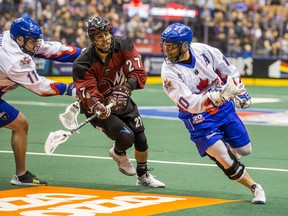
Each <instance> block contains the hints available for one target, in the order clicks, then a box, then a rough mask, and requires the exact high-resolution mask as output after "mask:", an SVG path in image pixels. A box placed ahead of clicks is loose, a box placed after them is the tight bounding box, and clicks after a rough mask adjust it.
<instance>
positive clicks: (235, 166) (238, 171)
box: [208, 150, 245, 181]
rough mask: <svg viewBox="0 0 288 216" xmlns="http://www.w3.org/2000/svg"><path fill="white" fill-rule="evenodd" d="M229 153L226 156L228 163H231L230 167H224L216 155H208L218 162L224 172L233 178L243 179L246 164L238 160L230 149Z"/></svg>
mask: <svg viewBox="0 0 288 216" xmlns="http://www.w3.org/2000/svg"><path fill="white" fill-rule="evenodd" d="M228 155H229V156H227V157H226V158H225V162H226V163H227V164H231V165H230V166H229V167H228V168H224V166H223V165H222V164H221V163H220V162H219V161H217V160H216V159H215V158H214V157H212V156H210V155H208V156H209V157H210V159H212V160H213V161H215V162H216V164H217V166H218V167H219V168H220V169H222V171H223V172H224V174H225V175H226V176H227V177H228V178H229V179H231V180H236V181H237V180H238V179H241V178H242V176H243V174H244V173H245V166H244V165H243V164H242V163H241V162H240V161H239V160H237V158H236V157H235V156H234V155H233V154H232V153H231V152H230V151H229V150H228Z"/></svg>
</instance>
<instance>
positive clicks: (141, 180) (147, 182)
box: [136, 172, 165, 188]
mask: <svg viewBox="0 0 288 216" xmlns="http://www.w3.org/2000/svg"><path fill="white" fill-rule="evenodd" d="M136 185H138V186H146V187H154V188H165V184H164V183H162V182H160V181H158V180H157V179H155V178H154V176H152V175H151V174H150V173H148V172H147V173H146V174H144V175H142V176H141V177H138V178H137V182H136Z"/></svg>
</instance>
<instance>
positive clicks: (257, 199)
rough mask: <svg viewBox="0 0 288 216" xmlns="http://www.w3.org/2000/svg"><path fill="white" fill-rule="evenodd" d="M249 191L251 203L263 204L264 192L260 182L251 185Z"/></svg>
mask: <svg viewBox="0 0 288 216" xmlns="http://www.w3.org/2000/svg"><path fill="white" fill-rule="evenodd" d="M251 191H252V193H253V197H254V198H253V199H252V201H251V203H253V204H265V203H266V197H265V192H264V190H263V188H262V187H261V185H260V184H257V183H255V184H253V185H252V186H251Z"/></svg>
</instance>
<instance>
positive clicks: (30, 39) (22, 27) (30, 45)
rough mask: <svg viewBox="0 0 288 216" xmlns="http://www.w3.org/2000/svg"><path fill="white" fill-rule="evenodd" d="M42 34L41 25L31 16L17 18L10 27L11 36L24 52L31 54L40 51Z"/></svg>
mask: <svg viewBox="0 0 288 216" xmlns="http://www.w3.org/2000/svg"><path fill="white" fill-rule="evenodd" d="M41 36H42V30H41V28H40V26H39V25H38V24H37V23H36V22H35V21H34V20H32V19H30V18H29V17H22V18H18V19H16V20H15V21H14V22H13V23H12V25H11V28H10V37H11V38H12V39H13V40H14V41H16V43H17V44H18V45H19V47H20V49H21V50H22V51H23V52H24V53H27V54H29V55H31V56H33V55H34V54H35V53H36V52H37V51H38V49H39V47H40V39H41Z"/></svg>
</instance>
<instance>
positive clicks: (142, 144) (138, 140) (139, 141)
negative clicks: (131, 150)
mask: <svg viewBox="0 0 288 216" xmlns="http://www.w3.org/2000/svg"><path fill="white" fill-rule="evenodd" d="M135 149H136V150H137V151H140V152H145V151H146V150H147V149H148V143H147V138H146V135H145V133H144V131H141V132H140V133H137V134H136V135H135Z"/></svg>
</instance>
